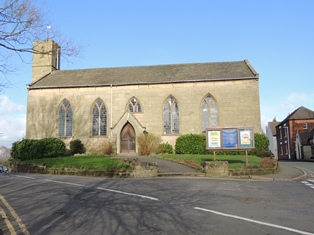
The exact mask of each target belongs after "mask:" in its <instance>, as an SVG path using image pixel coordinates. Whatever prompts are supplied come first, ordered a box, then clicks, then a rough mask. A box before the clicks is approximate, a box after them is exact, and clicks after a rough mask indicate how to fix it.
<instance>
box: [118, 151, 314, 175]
mask: <svg viewBox="0 0 314 235" xmlns="http://www.w3.org/2000/svg"><path fill="white" fill-rule="evenodd" d="M123 158H126V159H129V160H137V161H140V162H155V163H157V166H158V176H205V175H204V174H203V173H201V172H200V171H199V170H196V169H194V168H191V167H189V166H186V165H183V164H180V163H176V162H172V161H168V160H165V159H160V158H155V157H150V156H123ZM224 178H225V177H224ZM250 178H251V179H253V180H264V181H302V180H305V179H307V178H308V176H307V173H306V172H305V171H303V170H301V169H299V168H296V167H291V166H285V165H282V164H280V162H279V170H278V172H277V173H275V174H267V175H251V176H250Z"/></svg>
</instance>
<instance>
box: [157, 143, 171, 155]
mask: <svg viewBox="0 0 314 235" xmlns="http://www.w3.org/2000/svg"><path fill="white" fill-rule="evenodd" d="M160 153H168V154H173V147H172V145H171V144H169V143H168V142H167V143H162V144H161V145H160Z"/></svg>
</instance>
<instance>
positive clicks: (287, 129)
mask: <svg viewBox="0 0 314 235" xmlns="http://www.w3.org/2000/svg"><path fill="white" fill-rule="evenodd" d="M313 128H314V111H312V110H310V109H307V108H305V107H303V106H301V107H299V108H298V109H296V110H295V111H293V112H292V113H291V114H289V115H288V116H287V117H286V118H285V119H284V120H283V121H282V122H280V123H279V124H278V125H277V126H276V135H277V149H278V160H294V159H297V158H296V145H295V140H296V136H297V132H299V133H304V132H309V131H310V130H311V129H313Z"/></svg>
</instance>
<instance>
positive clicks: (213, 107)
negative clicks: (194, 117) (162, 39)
mask: <svg viewBox="0 0 314 235" xmlns="http://www.w3.org/2000/svg"><path fill="white" fill-rule="evenodd" d="M216 126H218V109H217V103H216V101H215V100H214V98H213V97H212V96H211V95H207V96H206V97H205V98H204V100H203V104H202V131H203V132H204V133H205V131H206V128H209V127H216Z"/></svg>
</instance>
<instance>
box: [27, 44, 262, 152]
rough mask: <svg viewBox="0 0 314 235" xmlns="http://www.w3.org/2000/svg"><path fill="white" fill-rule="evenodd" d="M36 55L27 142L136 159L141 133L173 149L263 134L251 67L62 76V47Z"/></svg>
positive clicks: (46, 48)
mask: <svg viewBox="0 0 314 235" xmlns="http://www.w3.org/2000/svg"><path fill="white" fill-rule="evenodd" d="M34 49H35V50H37V51H40V52H41V53H35V54H34V55H33V66H32V71H33V74H32V82H31V83H30V84H28V85H27V89H28V102H27V126H26V138H27V139H41V138H48V137H58V138H60V139H62V140H63V141H64V142H65V143H66V145H67V146H68V145H69V142H70V141H71V140H76V139H79V140H81V141H82V143H83V144H84V146H85V147H86V149H87V151H91V150H95V149H97V148H101V147H102V145H105V144H108V143H111V144H112V145H113V146H114V149H115V152H116V153H117V154H121V153H136V152H137V148H138V146H137V136H139V135H142V134H143V133H153V134H156V135H158V136H161V139H162V141H163V142H164V143H169V144H171V145H172V146H173V147H174V145H175V141H176V138H177V137H179V136H180V135H185V134H202V133H205V130H206V128H209V127H243V126H248V127H253V128H254V132H261V120H260V100H259V84H258V82H259V75H258V73H257V72H256V71H255V70H254V68H253V67H252V66H251V64H250V63H249V61H248V60H243V61H234V62H215V63H193V64H170V65H152V66H131V67H116V68H94V69H78V70H60V50H61V48H60V47H59V45H58V44H56V43H55V42H54V41H52V40H49V41H41V42H34Z"/></svg>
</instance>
